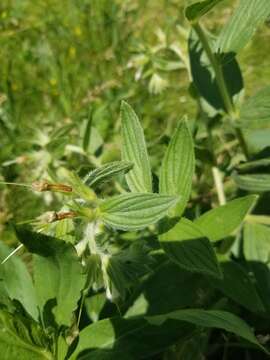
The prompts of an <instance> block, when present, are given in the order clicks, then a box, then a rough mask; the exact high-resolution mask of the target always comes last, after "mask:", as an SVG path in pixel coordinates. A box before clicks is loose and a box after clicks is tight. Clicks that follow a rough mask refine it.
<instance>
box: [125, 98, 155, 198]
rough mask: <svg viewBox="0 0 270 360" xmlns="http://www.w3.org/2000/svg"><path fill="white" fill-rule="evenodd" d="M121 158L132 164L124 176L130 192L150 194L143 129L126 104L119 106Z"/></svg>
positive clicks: (149, 177)
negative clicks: (131, 167)
mask: <svg viewBox="0 0 270 360" xmlns="http://www.w3.org/2000/svg"><path fill="white" fill-rule="evenodd" d="M121 124H122V142H123V143H122V158H123V160H126V161H129V162H132V163H133V164H134V167H133V169H132V170H131V171H130V172H129V173H128V174H127V175H126V179H127V183H128V186H129V188H130V190H131V191H132V192H143V193H145V192H152V175H151V169H150V163H149V158H148V153H147V148H146V144H145V140H144V134H143V129H142V127H141V124H140V122H139V119H138V117H137V115H136V114H135V112H134V110H133V109H132V108H131V107H130V106H129V105H128V104H127V103H126V102H124V101H123V102H122V105H121Z"/></svg>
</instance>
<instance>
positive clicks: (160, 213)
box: [100, 193, 178, 230]
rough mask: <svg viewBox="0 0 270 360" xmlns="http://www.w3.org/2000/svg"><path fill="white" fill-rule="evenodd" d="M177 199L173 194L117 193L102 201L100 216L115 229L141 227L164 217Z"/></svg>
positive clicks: (135, 228) (136, 228)
mask: <svg viewBox="0 0 270 360" xmlns="http://www.w3.org/2000/svg"><path fill="white" fill-rule="evenodd" d="M177 200H178V198H177V197H175V196H167V195H159V194H148V193H147V194H142V193H138V194H123V195H118V196H114V197H112V198H109V199H107V200H104V201H103V202H102V204H101V206H100V212H101V213H100V217H101V219H102V220H103V221H104V223H105V224H107V225H109V226H112V227H114V228H117V229H123V230H138V229H143V228H145V227H147V226H148V225H151V224H154V223H156V222H157V221H158V220H160V219H161V218H162V217H164V216H165V215H166V214H167V213H168V210H169V209H170V208H171V207H172V206H174V205H175V204H176V202H177Z"/></svg>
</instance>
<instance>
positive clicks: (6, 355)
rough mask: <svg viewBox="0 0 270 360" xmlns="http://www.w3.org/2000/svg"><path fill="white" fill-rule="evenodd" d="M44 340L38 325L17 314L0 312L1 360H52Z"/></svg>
mask: <svg viewBox="0 0 270 360" xmlns="http://www.w3.org/2000/svg"><path fill="white" fill-rule="evenodd" d="M49 345H50V342H49V339H46V338H45V336H44V334H43V333H42V331H41V329H40V328H39V327H38V325H37V324H36V323H34V322H31V321H29V320H28V319H26V318H23V317H20V316H19V315H18V314H17V315H16V316H12V315H11V314H9V313H8V312H5V311H4V310H0V352H1V359H2V360H14V359H20V360H42V359H43V360H46V359H47V360H53V359H54V357H53V355H52V353H51V352H50V351H49V349H48V347H49Z"/></svg>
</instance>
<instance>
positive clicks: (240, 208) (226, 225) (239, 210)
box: [195, 195, 257, 241]
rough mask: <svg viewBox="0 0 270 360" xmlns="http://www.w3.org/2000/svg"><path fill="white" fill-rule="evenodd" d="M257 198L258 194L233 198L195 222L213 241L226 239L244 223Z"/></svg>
mask: <svg viewBox="0 0 270 360" xmlns="http://www.w3.org/2000/svg"><path fill="white" fill-rule="evenodd" d="M256 199H257V197H256V195H250V196H245V197H242V198H239V199H235V200H232V201H230V202H228V203H227V204H226V205H223V206H219V207H217V208H215V209H212V210H210V211H208V212H206V213H204V214H203V215H202V216H200V217H199V218H198V219H196V220H195V224H196V225H197V226H198V227H199V228H200V230H201V231H202V232H203V234H204V235H205V236H207V237H208V238H209V239H210V240H211V241H218V240H221V239H224V238H225V237H226V236H229V235H230V234H231V233H232V232H233V231H235V230H236V229H237V228H238V227H239V226H240V225H241V224H242V222H243V220H244V218H245V216H246V215H247V214H248V212H249V211H250V210H251V208H252V207H253V205H254V203H255V201H256Z"/></svg>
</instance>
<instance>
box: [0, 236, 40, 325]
mask: <svg viewBox="0 0 270 360" xmlns="http://www.w3.org/2000/svg"><path fill="white" fill-rule="evenodd" d="M11 251H12V249H10V248H9V247H7V246H5V245H4V244H3V243H1V242H0V262H1V261H3V259H5V258H6V257H7V256H8V255H9V254H10V253H11ZM0 280H1V281H2V284H3V287H4V291H5V293H6V294H7V295H8V297H9V298H10V299H11V300H13V299H15V300H18V301H19V302H20V303H21V304H22V306H23V307H24V308H25V310H26V311H27V312H28V314H30V315H31V316H32V318H33V319H34V320H37V319H38V316H39V314H38V307H37V299H36V293H35V289H34V286H33V282H32V279H31V276H30V274H29V272H28V270H27V268H26V266H25V264H24V263H23V262H22V261H21V259H20V258H19V257H17V256H16V255H13V256H12V257H11V258H9V259H8V260H7V261H6V262H5V263H4V264H1V265H0Z"/></svg>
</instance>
